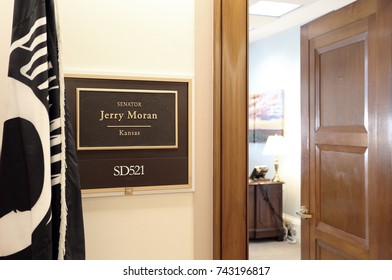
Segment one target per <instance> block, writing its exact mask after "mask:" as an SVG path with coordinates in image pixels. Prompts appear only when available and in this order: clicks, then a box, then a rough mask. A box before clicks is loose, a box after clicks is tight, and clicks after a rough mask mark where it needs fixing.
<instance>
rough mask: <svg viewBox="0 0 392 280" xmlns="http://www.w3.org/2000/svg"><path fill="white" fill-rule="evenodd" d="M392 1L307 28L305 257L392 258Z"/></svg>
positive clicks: (369, 2)
mask: <svg viewBox="0 0 392 280" xmlns="http://www.w3.org/2000/svg"><path fill="white" fill-rule="evenodd" d="M391 2H392V1H388V0H363V1H357V2H355V3H354V4H351V5H349V6H347V7H344V8H342V9H341V10H338V11H336V12H333V13H331V14H328V15H326V16H324V17H321V18H320V19H317V20H315V21H314V22H311V23H309V24H307V25H305V26H303V27H302V30H301V33H302V35H301V36H302V38H301V48H302V54H301V57H302V58H301V59H302V101H301V103H302V177H301V187H302V198H301V203H302V205H303V206H305V207H306V208H307V209H308V212H309V214H310V216H311V218H310V216H307V218H309V219H304V220H303V222H302V258H303V259H390V258H392V242H391V240H392V238H391V237H390V233H391V232H392V230H391V215H392V211H391V204H392V203H391V202H392V200H391V175H390V174H391V143H392V141H391V140H390V141H388V140H386V139H390V137H391V135H392V134H390V133H391V110H392V103H391V77H392V75H391V65H392V64H391V50H392V49H391V30H392V21H391V17H392V16H391V15H392V5H391ZM386 155H387V156H386Z"/></svg>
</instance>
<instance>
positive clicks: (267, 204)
mask: <svg viewBox="0 0 392 280" xmlns="http://www.w3.org/2000/svg"><path fill="white" fill-rule="evenodd" d="M282 187H283V182H272V181H269V180H254V181H253V180H249V184H248V195H249V202H248V224H249V239H259V238H271V237H276V239H277V240H279V241H283V239H284V235H285V230H284V228H283V221H282Z"/></svg>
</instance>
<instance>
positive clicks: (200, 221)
mask: <svg viewBox="0 0 392 280" xmlns="http://www.w3.org/2000/svg"><path fill="white" fill-rule="evenodd" d="M58 7H59V13H60V24H61V34H62V41H63V55H64V56H63V64H64V71H65V73H81V74H113V75H127V76H134V75H144V76H177V77H178V76H187V77H189V76H190V77H193V78H194V83H193V84H194V112H195V122H194V129H195V130H194V133H193V137H194V141H193V143H194V148H195V155H197V156H195V158H194V164H195V166H194V174H193V180H194V181H195V190H196V191H195V192H188V193H175V194H173V193H172V194H154V195H142V196H127V197H124V196H121V197H103V198H84V199H83V214H84V223H85V235H86V251H87V252H86V253H87V258H88V259H211V258H212V162H213V160H212V117H213V116H212V88H213V85H212V61H213V60H212V53H213V51H212V41H213V38H212V30H213V21H212V17H213V12H212V11H213V2H212V1H208V0H197V1H195V0H165V1H162V0H112V1H105V0H83V1H80V0H59V1H58ZM12 9H13V1H12V0H3V1H1V2H0V19H1V24H0V36H1V40H0V61H1V64H0V90H1V91H0V94H4V93H5V94H6V92H4V85H5V77H6V72H7V61H8V58H7V57H8V48H9V42H10V34H11V20H12ZM0 106H1V105H0ZM0 117H1V107H0ZM0 123H1V122H0ZM0 129H1V127H0ZM0 131H2V129H1V130H0ZM0 136H1V135H0Z"/></svg>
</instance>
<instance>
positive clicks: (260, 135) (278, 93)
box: [248, 89, 284, 143]
mask: <svg viewBox="0 0 392 280" xmlns="http://www.w3.org/2000/svg"><path fill="white" fill-rule="evenodd" d="M248 125H249V142H254V143H256V142H265V141H266V140H267V138H268V136H269V135H274V134H278V135H283V129H284V91H283V90H282V89H280V90H273V91H265V92H258V93H253V94H250V95H249V122H248Z"/></svg>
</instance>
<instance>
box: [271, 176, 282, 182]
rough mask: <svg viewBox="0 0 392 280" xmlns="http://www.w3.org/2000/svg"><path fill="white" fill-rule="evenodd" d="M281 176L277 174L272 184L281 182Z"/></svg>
mask: <svg viewBox="0 0 392 280" xmlns="http://www.w3.org/2000/svg"><path fill="white" fill-rule="evenodd" d="M280 181H281V180H280V177H279V174H275V176H274V178H272V182H280Z"/></svg>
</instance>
